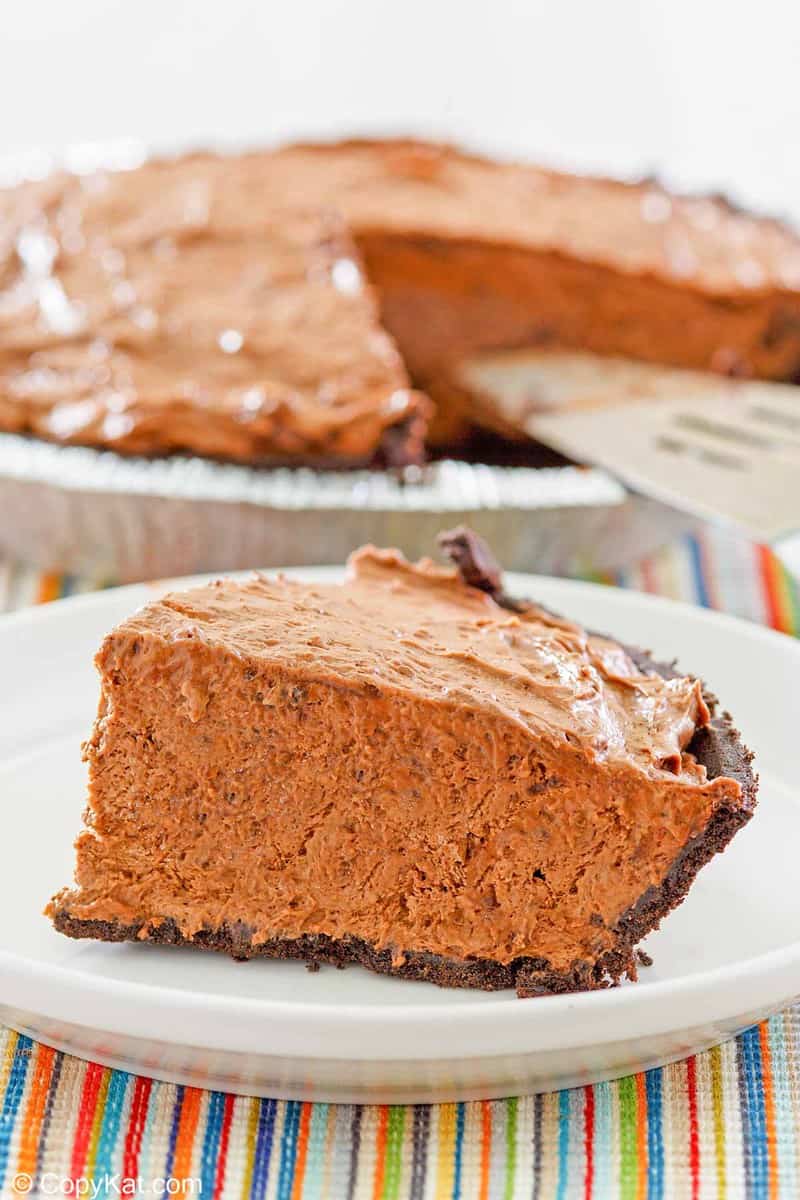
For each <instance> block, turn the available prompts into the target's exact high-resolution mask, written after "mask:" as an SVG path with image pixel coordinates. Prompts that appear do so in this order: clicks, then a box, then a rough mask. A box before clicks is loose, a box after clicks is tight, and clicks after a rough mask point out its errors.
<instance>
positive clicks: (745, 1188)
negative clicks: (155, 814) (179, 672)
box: [0, 531, 800, 1200]
mask: <svg viewBox="0 0 800 1200" xmlns="http://www.w3.org/2000/svg"><path fill="white" fill-rule="evenodd" d="M602 581H603V582H607V583H614V584H618V585H620V586H626V587H634V588H639V589H642V590H646V591H652V592H657V593H660V594H662V595H667V596H672V597H675V598H679V599H684V600H688V601H690V602H693V603H697V604H702V605H706V606H709V607H713V608H719V609H724V610H726V611H729V612H733V613H736V614H738V615H740V616H743V617H746V618H748V619H750V620H755V621H760V622H762V623H765V624H769V625H772V626H773V627H775V628H777V629H780V630H783V631H784V632H786V633H797V632H798V631H799V630H800V593H799V592H798V588H797V585H796V583H795V582H794V581H792V580H790V579H789V578H788V576H787V575H786V573H785V572H784V571H783V569H782V568H781V566H780V565H779V564H778V563H777V561H776V560H775V559H774V558H773V557H772V556H771V555H770V554H769V552H768V551H765V550H762V549H760V548H758V547H754V546H752V545H749V544H747V543H744V542H742V541H740V540H739V539H737V538H735V537H733V536H731V535H728V534H724V533H722V532H716V531H714V532H709V533H706V534H703V536H702V537H699V538H690V539H686V540H684V541H683V542H681V543H680V544H678V545H676V546H673V547H670V548H669V549H667V550H665V551H663V552H662V553H660V554H659V555H657V556H655V557H654V558H652V559H649V560H648V561H647V562H645V563H642V564H640V565H639V566H638V567H636V568H635V569H633V570H631V571H627V572H624V573H622V574H621V575H619V576H616V577H614V578H611V577H603V580H602ZM98 583H99V581H96V582H95V583H94V584H92V583H91V582H87V581H85V580H77V579H73V578H69V577H63V576H52V575H36V574H33V573H30V572H26V571H24V570H22V569H20V568H18V567H16V568H12V567H11V566H9V565H8V564H6V565H5V566H4V565H2V564H0V609H3V608H6V609H8V608H14V607H19V606H20V605H23V604H30V603H36V602H41V601H44V600H49V599H53V598H55V597H57V596H61V595H65V594H70V593H72V592H77V591H83V590H87V589H89V588H91V587H92V586H98ZM798 986H799V987H800V981H798ZM24 1193H27V1194H34V1195H55V1196H64V1195H67V1196H76V1195H85V1196H97V1197H106V1196H117V1195H168V1194H171V1195H182V1196H187V1195H194V1196H198V1195H200V1196H204V1197H208V1198H210V1197H237V1198H238V1197H240V1198H241V1200H247V1198H249V1197H252V1198H254V1200H262V1198H264V1200H301V1198H311V1197H313V1198H314V1200H322V1198H324V1197H330V1198H331V1200H340V1198H341V1200H351V1198H352V1200H360V1198H365V1200H367V1198H368V1200H406V1198H411V1197H413V1198H414V1200H439V1198H442V1200H444V1198H448V1200H451V1198H452V1200H457V1198H463V1200H470V1198H472V1197H475V1198H479V1200H494V1198H498V1200H516V1198H518V1197H520V1198H521V1197H525V1198H526V1200H527V1198H534V1200H535V1198H538V1200H549V1198H550V1197H554V1198H557V1200H570V1198H572V1197H581V1198H585V1200H590V1198H592V1197H594V1198H597V1200H605V1198H606V1197H617V1196H619V1197H624V1198H630V1200H639V1198H644V1197H653V1198H659V1197H664V1198H666V1200H671V1198H672V1197H676V1198H681V1197H684V1196H686V1197H691V1198H694V1197H697V1198H704V1197H725V1198H728V1200H735V1198H737V1197H755V1198H759V1200H760V1198H761V1197H763V1198H764V1200H771V1198H773V1197H797V1196H800V1010H799V1009H792V1010H790V1011H787V1012H785V1013H782V1014H779V1015H778V1016H775V1017H773V1018H772V1019H771V1020H769V1021H767V1022H765V1023H763V1024H762V1025H760V1026H757V1027H755V1028H753V1029H751V1030H748V1031H747V1032H746V1033H744V1034H743V1035H742V1036H741V1037H739V1038H737V1039H736V1040H735V1041H731V1042H728V1043H727V1044H725V1045H723V1046H719V1047H716V1048H715V1049H713V1050H711V1051H709V1052H708V1053H705V1054H702V1055H698V1056H696V1057H694V1058H690V1059H688V1060H686V1061H685V1062H681V1063H676V1064H674V1065H672V1066H669V1067H665V1068H664V1069H663V1070H655V1071H648V1072H646V1073H643V1074H639V1075H634V1076H631V1077H629V1078H627V1079H622V1080H619V1081H617V1082H615V1083H606V1084H597V1085H595V1086H593V1087H584V1088H576V1089H572V1090H569V1091H564V1092H559V1093H553V1094H550V1095H546V1096H534V1097H518V1098H512V1099H508V1100H503V1101H496V1102H488V1101H487V1102H477V1103H469V1104H441V1105H413V1106H408V1107H399V1106H397V1107H396V1106H383V1105H380V1106H351V1105H327V1104H301V1103H298V1102H280V1101H275V1100H257V1099H251V1098H247V1097H235V1096H230V1095H224V1094H222V1093H218V1092H205V1091H201V1090H199V1089H197V1088H189V1087H178V1086H174V1085H172V1084H165V1083H159V1082H157V1081H153V1080H150V1079H145V1078H140V1077H135V1076H131V1075H128V1074H126V1073H125V1072H123V1071H111V1070H108V1069H106V1068H103V1067H100V1066H98V1065H97V1064H93V1063H85V1062H82V1061H81V1060H79V1059H75V1058H71V1057H69V1056H66V1055H62V1054H60V1053H57V1052H55V1051H53V1050H51V1049H49V1048H48V1047H45V1046H41V1045H37V1044H35V1043H33V1042H31V1040H30V1039H29V1038H27V1037H23V1036H21V1035H18V1034H16V1033H13V1032H11V1031H2V1030H0V1195H2V1196H4V1197H5V1196H9V1197H11V1196H19V1195H21V1194H24Z"/></svg>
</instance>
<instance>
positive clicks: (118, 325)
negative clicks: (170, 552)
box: [0, 158, 427, 464]
mask: <svg viewBox="0 0 800 1200" xmlns="http://www.w3.org/2000/svg"><path fill="white" fill-rule="evenodd" d="M257 183H258V176H256V177H253V176H252V174H251V172H250V171H249V170H248V169H246V167H245V164H244V163H243V162H240V163H238V164H237V163H236V162H230V163H226V164H223V162H222V161H221V160H219V159H214V158H205V159H184V160H181V161H178V162H174V163H169V164H167V163H150V164H147V165H145V166H143V167H141V168H140V169H138V170H136V171H131V172H123V173H116V174H113V173H112V174H102V173H101V174H95V175H90V176H86V177H78V176H71V175H66V174H61V175H57V176H54V177H52V178H50V179H48V180H45V181H44V182H41V183H35V184H29V185H27V186H25V187H21V188H19V189H17V190H16V191H11V192H6V193H3V194H0V427H1V428H4V429H11V430H16V431H22V432H32V433H36V434H38V435H39V436H42V437H45V438H50V439H54V440H57V441H63V442H80V443H84V444H90V445H107V446H111V447H113V448H115V449H117V450H121V451H124V452H128V453H145V454H146V453H151V452H157V453H164V452H169V451H194V452H196V453H199V454H208V455H213V456H217V457H221V458H226V459H233V460H240V461H273V460H275V461H288V462H292V461H307V460H311V461H315V462H330V463H332V464H337V463H341V464H349V463H360V462H369V461H371V460H372V459H374V458H375V457H376V456H378V455H380V454H381V453H382V452H383V454H384V457H385V458H388V459H390V460H391V461H395V462H404V461H414V460H417V459H418V458H419V456H420V454H421V449H422V436H423V433H424V427H425V414H426V411H427V408H426V402H425V401H424V398H423V397H421V396H420V395H419V394H418V393H415V392H413V391H411V389H410V387H409V382H408V376H407V375H406V372H405V369H404V366H403V363H402V360H401V358H400V356H399V354H398V352H397V350H396V349H395V346H394V344H393V342H392V340H391V338H390V337H389V335H388V334H386V333H385V332H384V331H383V330H382V329H381V327H380V325H379V323H378V317H377V310H376V306H375V302H374V299H373V296H372V293H371V290H370V288H369V286H368V285H367V283H366V281H365V279H364V274H363V270H362V266H361V261H360V258H359V255H358V252H357V250H356V249H355V247H354V245H353V243H352V241H351V239H350V237H349V235H348V233H347V231H346V230H345V228H344V227H343V225H342V224H341V222H340V220H339V219H338V218H337V217H336V215H335V214H334V213H333V212H330V211H327V212H323V211H318V210H314V209H313V208H311V209H309V208H308V200H309V197H308V196H307V197H306V202H305V204H304V206H303V207H293V208H291V209H290V210H286V209H282V208H275V207H272V208H270V207H269V203H268V197H267V196H266V195H265V194H263V192H262V191H261V190H260V189H259V188H258V187H257V186H256V185H257ZM312 203H313V198H312Z"/></svg>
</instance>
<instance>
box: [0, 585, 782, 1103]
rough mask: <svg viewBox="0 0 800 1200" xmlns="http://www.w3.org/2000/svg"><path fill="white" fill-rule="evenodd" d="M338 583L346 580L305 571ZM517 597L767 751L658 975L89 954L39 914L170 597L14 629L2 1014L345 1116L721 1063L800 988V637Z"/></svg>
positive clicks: (3, 685) (93, 1046)
mask: <svg viewBox="0 0 800 1200" xmlns="http://www.w3.org/2000/svg"><path fill="white" fill-rule="evenodd" d="M301 574H303V576H304V577H306V578H311V577H316V578H319V577H321V576H323V575H324V576H325V577H328V578H329V577H330V575H331V573H330V571H320V570H318V571H311V570H308V569H306V570H304V571H303V572H301ZM509 584H510V587H511V589H512V590H513V591H515V592H517V593H518V594H522V595H534V596H536V597H538V598H539V599H541V600H542V601H543V602H544V603H546V604H548V605H551V606H552V607H554V608H556V609H560V610H561V611H563V612H565V613H567V614H569V615H572V616H575V617H577V618H579V619H580V620H582V621H584V622H586V623H587V624H591V625H593V626H594V627H595V628H599V629H604V630H608V631H611V632H613V633H616V634H617V635H618V636H619V637H621V638H624V639H625V640H626V641H629V642H638V643H640V644H642V645H645V646H647V647H649V648H651V649H652V650H653V651H655V652H656V653H657V655H661V656H664V657H667V658H670V657H673V656H674V655H676V654H678V655H679V657H680V661H681V662H682V663H683V664H684V665H685V666H686V667H687V668H689V669H691V670H693V671H695V672H697V673H699V674H701V675H702V676H703V677H704V678H705V679H707V681H708V682H709V683H710V684H711V685H712V687H713V689H714V690H715V691H716V692H717V693H718V694H719V695H720V696H721V697H722V700H723V702H724V704H725V705H726V706H727V707H729V708H730V709H731V710H732V711H733V712H734V714H735V716H736V719H737V722H738V724H739V725H740V727H741V729H742V730H743V732H744V735H745V738H746V740H747V742H748V743H749V744H750V745H751V746H752V747H753V749H754V750H755V751H756V752H757V756H758V767H759V770H760V773H761V803H760V807H759V809H758V811H757V813H756V816H755V817H754V818H753V820H752V821H751V822H750V825H749V826H748V827H747V828H746V829H745V830H744V831H743V832H742V833H741V834H739V836H738V837H737V838H736V839H735V841H734V843H733V845H732V846H731V848H730V849H729V850H728V851H727V852H726V853H725V854H724V855H723V856H721V857H720V858H718V859H717V860H715V861H714V862H713V863H711V864H710V865H709V866H708V867H707V868H706V869H705V870H704V871H703V872H702V873H701V875H700V878H699V879H698V881H697V884H696V885H695V887H694V889H693V890H692V893H691V895H690V897H689V899H688V900H687V901H686V903H685V904H684V905H683V906H682V907H681V908H680V909H679V910H678V911H677V912H676V913H674V914H673V915H672V916H670V917H669V919H668V920H667V921H665V923H664V925H663V927H662V929H661V930H660V931H659V932H658V933H657V934H655V935H653V936H652V937H651V938H650V939H649V940H648V943H647V949H648V950H649V951H650V953H651V954H652V955H653V958H654V960H655V962H654V965H653V966H652V967H650V968H647V969H645V970H643V971H642V978H641V980H640V982H639V983H637V984H632V985H625V986H623V987H621V988H618V989H615V990H610V991H606V992H599V993H594V994H586V995H576V996H565V997H548V998H544V999H535V1000H518V999H517V998H516V996H514V995H512V994H509V993H504V992H503V993H494V994H491V993H488V994H487V993H482V992H468V991H463V992H462V991H446V990H440V989H437V988H435V987H433V986H431V985H428V984H422V983H413V982H404V981H401V980H393V979H387V978H383V977H380V976H377V975H372V974H369V973H368V972H366V971H364V970H362V969H361V968H356V967H351V968H349V969H348V970H346V971H336V970H334V969H333V968H323V969H322V970H321V971H320V972H319V973H317V974H311V973H309V972H307V971H306V970H305V968H304V967H303V966H302V965H301V964H295V963H275V962H266V961H261V962H258V961H253V962H250V963H248V964H239V963H235V962H233V961H231V960H230V959H227V958H225V957H224V956H222V955H220V956H217V955H213V954H207V953H199V952H192V951H187V950H175V949H168V948H154V947H149V946H135V945H132V946H107V945H102V944H100V943H97V944H94V943H92V942H74V941H70V940H69V939H67V938H64V937H61V936H60V935H58V934H56V933H55V932H54V931H53V930H52V929H51V928H50V925H49V923H48V922H47V921H46V920H45V918H44V917H43V916H42V915H41V910H42V906H43V905H44V903H45V902H46V900H47V899H48V897H49V896H50V894H51V893H52V892H53V891H54V890H55V889H56V888H57V887H58V886H60V885H61V884H62V883H64V882H66V881H67V880H68V879H69V878H70V877H71V870H72V850H71V843H72V839H73V836H74V834H75V833H76V831H77V829H78V826H79V823H80V814H81V809H82V806H83V802H84V768H83V766H82V764H81V759H80V742H81V739H82V738H83V737H85V736H86V734H87V733H88V731H89V728H90V726H91V722H92V718H93V715H94V710H95V706H96V700H97V680H96V677H95V674H94V670H93V668H92V655H93V653H94V650H95V649H96V647H97V645H98V644H99V642H100V640H101V638H102V636H103V634H104V633H105V632H106V631H107V630H108V629H109V628H110V627H111V626H112V625H113V624H114V623H115V622H117V621H118V620H120V619H121V618H122V617H124V616H126V615H127V614H128V613H130V612H131V611H132V610H133V609H135V608H136V607H138V606H139V605H140V604H142V603H143V602H144V601H146V600H147V599H149V598H151V597H152V596H153V595H154V594H155V593H156V591H157V590H164V589H165V586H166V585H164V584H159V585H152V586H147V585H139V586H135V587H129V588H123V589H118V590H116V591H113V592H107V593H103V594H99V595H94V596H90V597H84V598H80V599H76V600H67V601H63V602H60V603H58V604H53V605H50V606H48V607H46V608H44V609H40V610H35V611H28V612H24V613H21V614H16V615H14V616H11V617H8V618H5V619H3V620H2V621H0V805H1V806H2V818H1V819H0V831H2V834H1V837H2V840H1V841H0V845H2V848H3V852H4V853H3V862H2V871H0V1019H1V1020H3V1021H5V1023H6V1024H8V1025H11V1026H13V1027H14V1028H16V1029H19V1030H21V1031H24V1032H26V1033H30V1034H31V1035H32V1036H34V1037H36V1038H39V1039H40V1040H42V1041H45V1042H48V1043H49V1044H51V1045H54V1046H57V1047H59V1048H61V1049H64V1050H68V1051H70V1052H71V1053H75V1054H79V1055H82V1056H84V1057H87V1058H91V1059H94V1060H96V1061H99V1062H103V1063H106V1064H109V1065H113V1066H121V1067H124V1068H126V1069H128V1070H132V1071H138V1072H140V1073H145V1074H148V1075H154V1076H157V1077H161V1078H165V1079H171V1080H176V1081H180V1082H191V1083H195V1084H199V1085H202V1086H205V1087H218V1088H223V1089H227V1090H230V1091H239V1092H249V1093H253V1094H263V1095H272V1096H284V1097H291V1098H302V1099H327V1100H336V1101H364V1100H374V1101H392V1102H409V1101H425V1100H442V1099H454V1098H475V1097H492V1096H502V1095H510V1094H514V1093H524V1092H531V1091H535V1090H547V1089H551V1088H559V1087H566V1086H571V1085H575V1084H579V1083H586V1082H589V1081H592V1080H598V1079H603V1078H610V1077H613V1076H615V1075H621V1074H625V1073H628V1072H631V1071H634V1070H639V1069H643V1068H646V1067H652V1066H655V1065H657V1064H661V1063H664V1062H666V1061H669V1060H670V1059H675V1058H679V1057H683V1056H686V1055H688V1054H690V1053H693V1052H695V1051H697V1050H700V1049H703V1048H705V1047H707V1046H709V1045H711V1044H713V1043H715V1042H718V1041H720V1040H722V1039H723V1038H725V1037H728V1036H729V1035H731V1034H733V1033H734V1032H736V1031H737V1030H739V1029H741V1028H743V1027H745V1026H747V1025H749V1024H752V1023H753V1022H754V1021H756V1020H757V1019H760V1018H761V1017H763V1016H765V1015H766V1014H768V1013H769V1012H771V1011H774V1010H775V1009H777V1008H779V1007H781V1006H783V1005H785V1004H787V1003H788V1002H789V1001H791V1000H792V999H793V998H794V997H795V996H796V995H798V994H800V891H799V890H798V888H797V866H796V864H797V847H798V845H800V782H798V771H797V769H796V765H795V764H796V747H797V738H798V729H800V688H798V682H800V644H797V643H795V642H794V641H792V640H790V639H789V638H785V637H782V636H780V635H778V634H774V633H770V632H768V631H765V630H763V629H760V628H757V627H755V626H750V625H747V624H745V623H743V622H740V621H737V620H734V619H733V618H728V617H722V616H719V615H715V614H711V613H707V612H703V611H700V610H695V609H692V608H689V607H687V606H683V605H676V604H672V603H670V602H668V601H665V600H658V599H653V598H652V597H646V596H641V595H637V594H634V593H631V592H619V591H615V590H611V589H605V588H601V587H596V586H593V585H589V584H580V583H570V582H565V581H560V580H554V579H543V578H536V577H529V576H516V577H514V576H512V577H510V580H509Z"/></svg>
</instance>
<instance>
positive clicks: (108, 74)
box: [0, 0, 800, 220]
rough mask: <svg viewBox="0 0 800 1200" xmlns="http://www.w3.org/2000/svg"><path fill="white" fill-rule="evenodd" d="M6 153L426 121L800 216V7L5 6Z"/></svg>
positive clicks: (589, 0)
mask: <svg viewBox="0 0 800 1200" xmlns="http://www.w3.org/2000/svg"><path fill="white" fill-rule="evenodd" d="M0 39H1V40H0V113H1V114H2V118H0V154H6V153H8V152H12V151H17V150H19V149H21V148H27V147H30V146H41V147H46V148H58V147H60V146H63V145H65V144H67V143H74V142H84V141H97V140H100V141H107V140H109V139H114V138H118V137H131V138H135V139H144V140H146V141H148V142H151V143H155V144H156V145H161V146H173V145H175V144H177V143H185V142H187V141H188V142H190V143H192V144H199V143H219V142H231V141H239V140H244V141H247V142H250V143H252V142H262V141H270V140H274V139H276V138H283V137H287V136H292V135H295V134H298V133H302V134H305V135H314V134H320V135H335V134H338V133H343V132H353V131H355V132H364V131H406V130H411V131H414V132H418V133H422V134H429V135H433V136H445V137H450V138H456V139H461V140H463V141H466V142H467V143H469V144H472V145H476V146H478V147H484V148H487V147H488V148H490V149H495V150H497V151H499V152H510V153H517V154H522V155H526V156H529V157H535V158H540V159H543V160H545V161H549V162H552V163H555V164H559V165H561V164H563V165H567V166H576V167H579V168H585V169H597V170H601V171H608V172H616V173H622V174H631V173H637V172H648V171H653V170H655V171H659V172H661V173H666V174H667V175H668V176H669V177H670V178H671V179H672V180H673V181H674V182H678V183H680V184H683V185H688V186H693V187H700V188H722V189H725V190H727V191H730V192H732V193H733V194H734V196H736V197H737V198H739V199H740V200H744V201H746V202H749V203H750V204H752V205H754V206H756V207H759V208H762V209H766V210H771V211H775V212H777V213H790V212H791V213H792V214H793V215H794V216H795V218H796V219H798V220H800V154H798V148H799V147H800V0H788V2H787V3H782V2H781V0H762V2H760V3H756V2H754V0H694V2H692V0H546V2H543V0H494V2H492V0H479V2H476V0H391V2H387V0H260V2H256V0H230V2H229V3H223V2H222V0H192V2H188V0H187V2H173V0H16V2H13V0H6V3H5V4H4V5H3V15H2V19H0Z"/></svg>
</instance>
